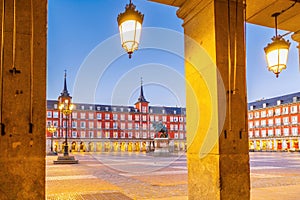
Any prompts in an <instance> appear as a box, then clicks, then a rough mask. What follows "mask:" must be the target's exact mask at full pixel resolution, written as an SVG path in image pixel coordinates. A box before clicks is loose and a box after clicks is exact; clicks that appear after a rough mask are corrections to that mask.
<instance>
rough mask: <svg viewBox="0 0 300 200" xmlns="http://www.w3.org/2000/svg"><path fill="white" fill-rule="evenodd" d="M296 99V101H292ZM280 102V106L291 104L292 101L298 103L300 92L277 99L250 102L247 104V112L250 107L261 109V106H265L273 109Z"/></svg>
mask: <svg viewBox="0 0 300 200" xmlns="http://www.w3.org/2000/svg"><path fill="white" fill-rule="evenodd" d="M294 98H296V99H294ZM278 100H280V101H281V102H280V104H281V105H283V104H289V103H293V102H294V100H296V102H299V101H300V92H296V93H292V94H287V95H284V96H278V97H273V98H269V99H261V100H258V101H254V102H250V103H248V110H250V107H251V106H253V109H260V108H263V104H266V107H273V106H277V101H278Z"/></svg>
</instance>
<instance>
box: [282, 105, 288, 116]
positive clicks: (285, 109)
mask: <svg viewBox="0 0 300 200" xmlns="http://www.w3.org/2000/svg"><path fill="white" fill-rule="evenodd" d="M282 114H284V115H286V114H289V108H288V107H283V108H282Z"/></svg>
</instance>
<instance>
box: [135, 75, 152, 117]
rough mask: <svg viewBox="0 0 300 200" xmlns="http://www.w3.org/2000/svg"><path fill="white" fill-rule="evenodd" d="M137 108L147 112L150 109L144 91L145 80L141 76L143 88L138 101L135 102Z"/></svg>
mask: <svg viewBox="0 0 300 200" xmlns="http://www.w3.org/2000/svg"><path fill="white" fill-rule="evenodd" d="M134 105H135V108H136V109H138V110H139V111H140V112H143V113H147V112H148V110H149V102H148V101H147V100H146V98H145V96H144V91H143V80H142V78H141V89H140V96H139V98H138V101H137V102H136V103H135V104H134Z"/></svg>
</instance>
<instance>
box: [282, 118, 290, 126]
mask: <svg viewBox="0 0 300 200" xmlns="http://www.w3.org/2000/svg"><path fill="white" fill-rule="evenodd" d="M288 124H289V117H284V118H283V125H288Z"/></svg>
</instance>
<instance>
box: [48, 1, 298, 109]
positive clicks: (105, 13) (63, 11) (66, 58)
mask: <svg viewBox="0 0 300 200" xmlns="http://www.w3.org/2000/svg"><path fill="white" fill-rule="evenodd" d="M127 3H128V1H126V0H101V1H100V0H49V1H48V6H49V8H48V61H47V65H48V72H47V99H57V97H58V96H59V94H60V92H61V91H62V89H63V76H64V75H63V74H64V70H65V69H66V70H67V72H68V77H67V78H68V89H69V92H70V93H71V95H73V94H74V95H75V96H74V102H85V103H100V104H127V105H128V104H129V105H132V104H133V103H134V102H135V101H136V100H137V98H138V95H139V90H138V89H139V86H140V81H141V80H140V77H143V82H144V90H145V91H144V92H145V96H146V99H147V100H148V101H150V103H151V105H163V106H185V95H184V75H183V73H184V69H183V63H184V60H183V58H182V56H181V55H180V54H181V53H179V54H176V50H174V51H173V48H175V49H176V48H178V49H183V39H182V38H180V37H178V42H177V43H176V45H175V47H173V46H172V47H168V48H169V49H159V48H150V47H149V43H151V42H152V43H157V44H159V43H160V42H164V41H160V39H159V37H154V38H153V37H152V38H151V39H149V38H150V35H151V34H150V33H152V32H151V31H153V30H152V29H150V28H149V27H156V29H155V30H158V29H159V30H160V29H161V28H166V29H168V30H174V33H172V32H166V31H165V33H166V34H170V35H172V36H174V37H177V36H178V34H182V33H183V28H182V26H181V24H182V20H180V19H178V18H177V16H176V10H177V8H174V7H169V6H165V5H161V4H157V3H153V2H148V1H146V0H133V3H134V4H135V5H136V6H137V9H138V10H139V11H141V12H142V13H144V15H145V18H144V23H143V27H144V29H143V32H142V38H141V45H140V47H141V48H140V49H139V50H138V51H136V52H134V54H133V57H132V59H128V57H127V55H126V54H125V52H124V51H123V50H122V48H121V45H120V41H119V37H118V25H117V21H116V18H117V15H118V14H119V13H120V12H123V11H124V9H125V5H126V4H127ZM273 35H274V30H273V29H268V28H264V27H259V26H254V25H251V24H247V25H246V44H247V89H248V100H249V101H253V100H257V99H260V98H269V97H274V96H279V95H283V94H287V93H292V92H298V91H299V89H298V85H300V84H299V83H300V79H299V75H300V74H299V67H298V51H297V48H296V43H294V42H292V45H291V48H290V49H291V51H290V55H289V62H288V68H287V70H285V71H284V72H282V73H281V74H280V75H279V78H276V77H275V75H274V74H272V73H271V72H268V71H267V69H266V62H265V57H264V51H263V48H264V47H265V46H266V44H267V43H269V42H270V41H271V39H270V38H271V37H273ZM170 37H171V36H170ZM290 41H292V40H290ZM147 42H148V43H147ZM170 48H172V50H170ZM169 50H170V51H169ZM112 54H116V56H115V57H114V59H113V60H106V58H108V57H110V56H112ZM88 63H94V65H93V66H91V68H88ZM87 69H88V72H87ZM100 69H102V70H103V71H101V73H100V71H99V70H100ZM85 72H86V73H87V76H80V75H82V74H84V73H85ZM96 74H97V76H95V78H94V79H93V80H92V78H90V77H92V76H93V75H96ZM171 75H172V76H171ZM82 77H84V78H82ZM172 77H173V78H172ZM90 82H93V85H92V87H91V85H88V83H90ZM78 84H80V86H84V87H83V88H85V89H84V90H80V91H79V92H80V93H81V94H83V95H81V96H79V95H78V91H76V88H79V87H76V86H78ZM85 86H86V87H85ZM85 93H87V95H86V94H85ZM89 94H93V95H94V99H93V101H94V102H87V101H90V100H89V99H86V98H84V97H85V96H89Z"/></svg>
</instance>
